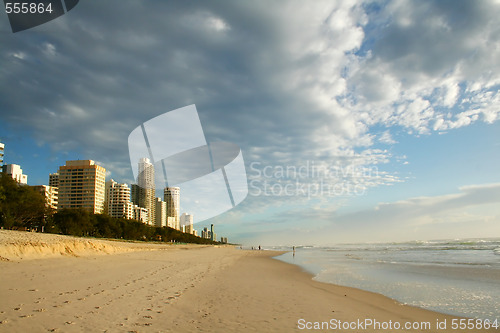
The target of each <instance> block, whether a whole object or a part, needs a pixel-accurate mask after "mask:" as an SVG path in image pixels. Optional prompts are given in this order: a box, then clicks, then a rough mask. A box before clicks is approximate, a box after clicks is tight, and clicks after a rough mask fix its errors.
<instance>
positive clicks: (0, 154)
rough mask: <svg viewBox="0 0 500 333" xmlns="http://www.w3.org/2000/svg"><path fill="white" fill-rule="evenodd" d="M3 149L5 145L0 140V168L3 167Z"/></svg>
mask: <svg viewBox="0 0 500 333" xmlns="http://www.w3.org/2000/svg"><path fill="white" fill-rule="evenodd" d="M4 149H5V145H4V144H3V143H1V142H0V168H2V167H3V151H4Z"/></svg>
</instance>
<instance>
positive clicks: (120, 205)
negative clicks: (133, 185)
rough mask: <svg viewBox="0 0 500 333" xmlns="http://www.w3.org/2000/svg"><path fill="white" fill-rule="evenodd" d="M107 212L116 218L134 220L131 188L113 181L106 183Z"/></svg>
mask: <svg viewBox="0 0 500 333" xmlns="http://www.w3.org/2000/svg"><path fill="white" fill-rule="evenodd" d="M105 212H106V213H107V214H108V215H109V216H111V217H115V218H125V219H133V218H134V204H133V203H132V202H130V187H128V185H127V184H120V183H117V182H115V181H114V180H113V179H111V180H109V181H107V182H106V204H105Z"/></svg>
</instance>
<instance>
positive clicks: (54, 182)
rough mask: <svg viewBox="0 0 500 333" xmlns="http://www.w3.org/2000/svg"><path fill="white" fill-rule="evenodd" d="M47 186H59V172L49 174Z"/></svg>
mask: <svg viewBox="0 0 500 333" xmlns="http://www.w3.org/2000/svg"><path fill="white" fill-rule="evenodd" d="M49 186H52V187H59V174H58V173H57V172H55V173H51V174H50V175H49Z"/></svg>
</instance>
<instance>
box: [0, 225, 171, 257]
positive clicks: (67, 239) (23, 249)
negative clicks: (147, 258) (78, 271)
mask: <svg viewBox="0 0 500 333" xmlns="http://www.w3.org/2000/svg"><path fill="white" fill-rule="evenodd" d="M169 246H171V245H169V244H167V243H163V244H161V243H159V244H154V243H144V242H118V241H111V240H103V239H93V238H80V237H72V236H64V235H55V234H42V233H35V232H24V231H12V230H0V260H3V261H12V260H13V261H17V260H29V259H40V258H50V257H59V256H75V257H81V256H89V255H103V254H112V253H124V252H131V251H147V250H158V249H164V248H168V247H169Z"/></svg>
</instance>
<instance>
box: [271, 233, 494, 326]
mask: <svg viewBox="0 0 500 333" xmlns="http://www.w3.org/2000/svg"><path fill="white" fill-rule="evenodd" d="M266 249H270V250H271V249H272V250H285V251H291V250H292V248H291V247H287V246H273V247H266ZM276 258H277V259H279V260H282V261H284V262H288V263H292V264H296V265H298V266H300V267H302V268H303V269H304V270H306V271H308V272H310V273H312V274H313V275H314V279H315V280H317V281H321V282H327V283H333V284H338V285H343V286H349V287H355V288H359V289H363V290H368V291H372V292H376V293H380V294H383V295H385V296H388V297H391V298H393V299H395V300H398V301H399V302H401V303H404V304H409V305H413V306H417V307H421V308H425V309H430V310H435V311H438V312H442V313H447V314H453V315H459V316H465V317H469V318H480V319H489V320H495V319H498V320H499V321H500V238H490V239H459V240H436V241H415V242H406V243H377V244H343V245H336V246H329V247H316V246H296V251H295V255H294V254H293V253H292V252H288V253H286V254H284V255H281V256H278V257H276Z"/></svg>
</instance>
